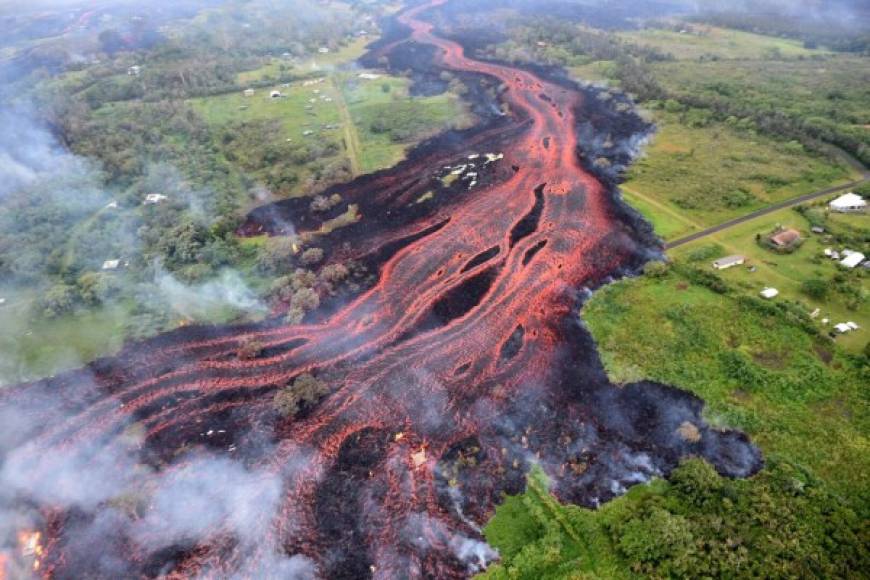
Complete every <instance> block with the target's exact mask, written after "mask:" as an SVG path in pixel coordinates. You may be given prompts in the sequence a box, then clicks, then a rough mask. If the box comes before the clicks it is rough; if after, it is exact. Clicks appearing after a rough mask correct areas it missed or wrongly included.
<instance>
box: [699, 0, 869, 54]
mask: <svg viewBox="0 0 870 580" xmlns="http://www.w3.org/2000/svg"><path fill="white" fill-rule="evenodd" d="M855 8H856V9H857V10H861V9H860V7H857V6H856V7H855ZM847 9H849V8H847ZM855 16H856V20H855V22H857V21H859V20H860V19H861V18H864V19H865V22H866V19H867V18H870V13H868V12H867V11H866V9H865V11H864V12H863V14H862V13H858V14H856V15H855ZM694 20H695V21H697V22H705V23H707V24H712V25H714V26H720V27H723V28H735V29H737V30H744V31H746V32H754V33H756V34H765V35H768V36H780V37H785V38H791V39H794V40H799V41H802V42H803V43H804V46H805V47H806V48H818V47H820V46H822V47H826V48H829V49H831V50H835V51H838V52H854V53H859V54H870V33H868V32H867V28H866V26H865V27H863V28H862V27H854V24H855V22H852V23H850V24H852V26H846V25H844V24H843V22H842V21H840V20H837V19H836V18H824V17H822V18H812V17H811V16H807V15H803V16H795V15H793V14H790V13H788V12H786V11H784V10H782V9H780V8H778V7H775V6H769V7H765V9H763V10H760V11H759V10H735V11H727V12H713V11H709V12H705V13H702V14H700V15H698V16H696V17H695V18H694Z"/></svg>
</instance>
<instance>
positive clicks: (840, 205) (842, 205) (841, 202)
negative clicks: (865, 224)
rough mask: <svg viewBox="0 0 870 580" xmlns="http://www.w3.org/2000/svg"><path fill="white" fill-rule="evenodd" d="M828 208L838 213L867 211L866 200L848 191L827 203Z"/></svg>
mask: <svg viewBox="0 0 870 580" xmlns="http://www.w3.org/2000/svg"><path fill="white" fill-rule="evenodd" d="M828 207H829V208H830V209H831V211H835V212H839V213H863V212H864V211H866V210H867V200H865V199H864V198H863V197H861V196H860V195H857V194H855V193H852V192H851V191H850V192H849V193H846V194H843V195H841V196H840V197H838V198H837V199H835V200H834V201H832V202H831V203H829V204H828Z"/></svg>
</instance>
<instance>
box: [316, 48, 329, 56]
mask: <svg viewBox="0 0 870 580" xmlns="http://www.w3.org/2000/svg"><path fill="white" fill-rule="evenodd" d="M317 52H319V53H320V54H329V49H328V48H326V47H325V46H321V47H320V48H318V49H317Z"/></svg>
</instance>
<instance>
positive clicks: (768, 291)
mask: <svg viewBox="0 0 870 580" xmlns="http://www.w3.org/2000/svg"><path fill="white" fill-rule="evenodd" d="M777 296H779V290H777V289H776V288H765V289H764V290H762V291H761V297H762V298H767V299H768V300H770V299H771V298H776V297H777Z"/></svg>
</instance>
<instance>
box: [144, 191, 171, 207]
mask: <svg viewBox="0 0 870 580" xmlns="http://www.w3.org/2000/svg"><path fill="white" fill-rule="evenodd" d="M167 199H169V197H168V196H165V195H163V194H162V193H149V194H148V195H146V196H145V201H143V202H142V203H143V204H144V205H157V204H158V203H162V202H164V201H166V200H167Z"/></svg>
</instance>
